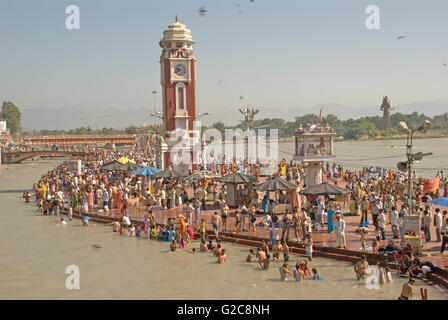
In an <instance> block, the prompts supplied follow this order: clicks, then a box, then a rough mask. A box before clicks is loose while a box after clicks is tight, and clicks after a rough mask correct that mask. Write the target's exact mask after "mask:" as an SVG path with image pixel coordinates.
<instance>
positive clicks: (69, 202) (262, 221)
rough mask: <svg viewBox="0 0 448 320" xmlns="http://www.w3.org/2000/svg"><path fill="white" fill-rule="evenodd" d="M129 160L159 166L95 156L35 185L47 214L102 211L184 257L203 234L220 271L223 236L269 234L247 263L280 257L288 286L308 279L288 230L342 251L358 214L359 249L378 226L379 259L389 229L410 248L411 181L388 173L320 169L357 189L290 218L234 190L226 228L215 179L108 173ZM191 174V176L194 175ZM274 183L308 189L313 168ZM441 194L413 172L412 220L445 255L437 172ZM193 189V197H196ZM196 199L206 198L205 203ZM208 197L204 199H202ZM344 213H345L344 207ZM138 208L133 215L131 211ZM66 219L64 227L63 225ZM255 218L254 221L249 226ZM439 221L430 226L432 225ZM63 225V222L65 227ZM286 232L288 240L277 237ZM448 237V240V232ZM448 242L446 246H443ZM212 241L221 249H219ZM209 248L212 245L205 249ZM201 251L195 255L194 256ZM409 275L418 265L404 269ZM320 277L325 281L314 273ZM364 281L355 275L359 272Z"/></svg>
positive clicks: (284, 170)
mask: <svg viewBox="0 0 448 320" xmlns="http://www.w3.org/2000/svg"><path fill="white" fill-rule="evenodd" d="M121 157H126V158H128V159H130V160H131V161H133V162H135V163H136V164H137V165H139V166H142V167H144V166H152V165H154V164H155V157H154V155H153V154H148V153H146V152H136V151H128V152H116V151H114V152H109V151H108V152H106V151H103V152H99V151H94V152H91V153H90V155H89V157H88V159H85V160H84V166H83V170H82V172H81V173H76V172H73V171H71V170H70V166H69V164H68V163H67V162H65V163H62V164H60V165H58V166H57V167H56V168H54V169H53V170H51V171H49V172H47V173H46V174H45V175H43V176H42V177H41V179H40V180H39V181H38V182H37V183H35V184H34V185H33V190H34V193H35V197H36V201H37V203H38V205H39V210H40V211H41V212H42V214H50V213H53V214H59V213H60V210H61V209H64V210H65V211H66V212H68V213H69V217H70V219H71V217H72V215H73V212H77V213H79V214H81V215H83V223H84V224H85V225H88V224H89V220H90V217H89V214H91V213H103V214H112V215H117V216H120V217H121V221H116V222H114V223H112V224H113V230H114V232H118V233H120V234H123V235H124V234H129V235H132V236H143V235H146V236H147V237H148V238H150V239H157V240H161V241H167V242H169V243H170V249H171V250H172V251H175V250H176V249H177V248H181V249H185V250H189V249H187V248H188V246H189V244H190V243H191V242H192V240H193V239H194V237H195V233H196V234H199V238H200V247H199V251H212V252H213V253H214V255H215V256H216V257H217V261H218V262H219V263H225V262H226V261H227V256H226V252H225V249H224V246H223V244H222V242H221V241H220V238H219V233H220V232H222V231H224V232H226V231H232V230H233V231H234V233H240V232H250V231H252V232H256V231H257V230H256V226H260V227H263V228H264V229H266V231H267V232H268V234H269V238H270V240H269V242H268V243H265V244H264V245H265V246H264V247H263V248H258V251H257V252H256V253H254V252H252V251H251V253H250V254H249V257H248V258H247V261H251V257H252V255H255V256H257V257H258V259H259V264H260V266H261V267H262V268H263V269H267V268H268V267H269V259H270V257H271V256H270V253H269V250H272V252H271V253H272V256H273V260H274V261H278V260H279V254H280V253H283V254H284V265H282V267H280V274H281V278H282V279H286V278H287V277H288V275H289V274H294V278H295V279H296V280H297V281H300V279H304V278H306V277H307V275H310V272H309V267H308V266H307V265H306V261H305V263H304V262H303V261H301V262H300V263H298V264H297V265H296V270H294V272H291V271H290V270H289V267H288V265H287V263H288V257H289V249H288V241H289V240H291V238H290V229H291V228H293V230H294V231H293V234H294V236H295V239H296V241H297V242H298V243H302V244H303V246H304V247H305V248H306V255H307V257H308V258H309V259H311V257H312V247H313V240H312V235H313V232H328V233H334V234H335V238H336V243H337V246H338V247H341V248H346V246H347V244H346V239H345V234H344V232H345V228H346V225H345V222H344V216H347V215H352V216H359V217H360V218H359V227H358V228H357V232H359V233H360V235H361V239H360V244H361V247H362V250H366V240H367V234H368V232H369V228H373V231H374V232H375V236H374V238H373V239H372V240H373V242H372V251H373V252H380V251H381V250H383V251H384V250H386V248H387V247H388V246H389V247H392V248H394V250H395V251H397V250H396V249H397V248H396V247H395V246H394V244H393V241H391V239H389V240H388V241H387V245H385V246H383V247H381V243H380V241H381V240H387V239H386V226H388V225H390V227H391V231H392V234H393V238H394V239H400V244H401V245H403V246H404V247H406V246H405V245H406V244H405V243H404V234H403V217H404V216H405V215H407V214H410V213H411V212H409V206H408V205H407V203H408V200H409V199H408V194H407V183H408V180H407V179H408V177H407V175H406V174H405V173H402V172H400V171H394V170H392V169H384V168H379V167H377V168H372V167H370V168H367V167H366V168H363V169H361V170H357V171H353V170H347V169H345V168H344V167H342V166H340V165H336V164H334V163H333V164H332V165H330V164H329V163H326V164H325V165H323V167H322V173H323V177H324V179H325V180H327V181H328V182H330V183H334V184H335V185H339V186H344V187H345V188H346V189H348V190H349V191H350V193H349V195H348V196H346V197H344V198H341V199H338V198H336V199H335V198H333V197H326V196H307V197H304V196H303V197H301V199H300V207H297V206H296V207H294V208H292V210H291V211H288V210H287V211H286V212H284V214H283V216H282V217H279V216H278V215H276V214H274V213H272V212H271V210H270V207H271V205H272V204H273V202H274V201H273V200H271V199H270V198H271V197H270V194H269V192H267V193H266V194H264V195H263V194H262V193H261V192H259V191H256V190H254V189H252V188H247V187H246V186H245V185H240V186H239V188H238V190H237V197H238V202H239V203H240V205H239V207H238V208H237V209H236V210H235V211H234V212H233V216H234V217H235V219H234V222H235V224H234V225H233V226H232V225H228V218H229V217H230V215H231V213H232V212H231V210H230V208H229V206H228V205H227V203H226V196H227V186H226V184H224V183H221V182H219V180H218V179H215V178H203V179H200V180H184V179H182V178H180V177H179V178H171V179H169V178H160V179H157V180H153V181H151V179H147V178H146V177H142V176H138V175H130V174H129V172H125V171H106V170H102V166H103V165H104V164H106V163H108V162H110V161H112V160H114V159H115V160H116V159H118V158H121ZM198 169H199V170H206V171H208V172H213V173H216V174H217V175H220V176H224V175H226V174H229V173H232V172H236V171H239V172H242V173H244V174H250V173H251V174H252V175H253V176H255V177H256V178H257V179H260V169H259V167H257V166H256V167H255V168H253V167H252V168H249V166H248V165H247V164H246V163H245V161H244V160H242V159H240V160H237V159H235V158H234V159H233V160H232V161H227V160H226V159H225V158H223V159H222V161H220V162H217V161H213V162H212V163H210V164H207V165H201V166H200V167H199V168H198ZM191 173H192V172H190V174H191ZM275 175H278V176H280V177H282V178H284V179H285V180H287V181H289V182H291V183H294V184H296V185H298V186H299V187H300V188H303V189H305V188H307V186H308V184H309V182H310V181H309V178H308V177H307V166H306V164H305V163H300V162H296V161H286V160H284V159H283V160H282V161H280V162H279V163H278V165H277V170H276V173H275ZM437 177H438V179H439V187H438V188H437V189H435V190H432V191H431V192H427V191H425V188H424V186H425V179H423V178H420V177H417V176H416V174H415V172H413V174H412V176H411V179H412V183H413V194H412V195H411V197H410V198H411V199H410V200H411V201H412V204H413V206H412V207H413V212H412V213H413V214H419V215H420V218H421V220H422V226H423V227H424V230H425V236H426V240H427V241H430V231H429V230H430V227H431V228H432V225H433V224H434V226H435V227H436V231H437V232H436V234H437V241H439V242H443V243H442V248H443V249H442V250H441V251H442V253H443V251H444V249H445V246H446V242H447V241H448V238H447V236H448V228H447V213H446V211H443V212H440V210H439V209H436V210H435V212H433V210H432V206H431V204H430V203H429V201H430V200H431V199H434V198H437V197H440V196H448V182H447V177H446V176H445V175H444V172H443V171H441V172H437ZM191 191H193V196H191ZM198 195H199V196H198ZM24 198H25V199H26V201H27V202H29V198H30V194H29V192H28V191H25V192H24ZM199 198H201V200H199ZM206 199H207V201H212V202H213V204H214V205H215V204H216V205H217V206H218V210H217V211H216V212H215V214H214V215H212V221H211V222H212V226H213V231H214V236H213V237H208V234H207V216H205V215H204V212H205V211H206V210H208V207H207V204H206ZM275 199H276V201H275V203H288V197H287V195H286V193H284V192H282V191H278V192H276V197H275ZM174 207H181V208H182V210H183V211H184V214H178V215H177V216H175V217H168V218H167V219H166V221H164V223H163V224H158V223H156V216H155V214H154V210H156V211H157V212H163V211H162V210H166V209H170V208H174ZM343 207H345V208H347V210H346V211H344V210H343V209H341V208H343ZM130 210H131V212H130ZM129 213H132V214H135V215H136V216H137V217H140V214H141V213H143V215H144V226H142V225H141V224H135V223H132V222H131V220H130V219H129ZM62 220H63V219H62ZM246 220H248V223H247V222H246ZM432 222H433V223H432ZM64 223H65V222H64ZM278 229H282V230H281V236H280V234H279V233H278V232H276V231H277V230H278ZM445 230H446V231H447V232H446V233H445V232H444V231H445ZM442 235H443V239H442ZM212 239H214V241H215V243H213V241H212ZM207 241H208V243H207ZM190 252H191V253H194V252H196V249H193V250H191V251H190ZM409 269H412V266H411V267H409V268H407V270H409ZM314 271H315V272H314V276H313V278H315V279H320V278H321V276H320V275H319V274H318V273H317V270H314ZM357 275H358V273H357Z"/></svg>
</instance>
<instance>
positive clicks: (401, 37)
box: [397, 36, 406, 40]
mask: <svg viewBox="0 0 448 320" xmlns="http://www.w3.org/2000/svg"><path fill="white" fill-rule="evenodd" d="M404 38H406V36H399V37H397V39H398V40H400V39H404Z"/></svg>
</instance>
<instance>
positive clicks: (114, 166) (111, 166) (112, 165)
mask: <svg viewBox="0 0 448 320" xmlns="http://www.w3.org/2000/svg"><path fill="white" fill-rule="evenodd" d="M122 166H123V165H122V164H121V163H120V162H118V161H117V160H114V161H111V162H108V163H106V164H103V166H102V167H101V169H103V170H110V171H116V170H121V168H122Z"/></svg>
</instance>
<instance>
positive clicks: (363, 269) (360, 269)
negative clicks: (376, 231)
mask: <svg viewBox="0 0 448 320" xmlns="http://www.w3.org/2000/svg"><path fill="white" fill-rule="evenodd" d="M368 268H369V263H368V262H367V258H366V256H365V255H363V256H362V257H361V260H360V261H358V262H357V263H356V264H355V267H354V270H355V273H356V277H357V278H358V280H361V278H362V277H363V276H365V275H367V269H368Z"/></svg>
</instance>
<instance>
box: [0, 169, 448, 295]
mask: <svg viewBox="0 0 448 320" xmlns="http://www.w3.org/2000/svg"><path fill="white" fill-rule="evenodd" d="M56 165H57V161H41V162H35V163H26V164H18V165H3V166H0V208H1V210H0V219H1V223H0V299H396V298H397V297H398V295H399V293H400V289H401V286H402V284H403V283H404V281H406V280H405V279H403V278H397V277H395V276H394V277H395V278H394V282H393V283H389V284H385V285H383V286H381V288H380V289H378V290H376V289H367V288H366V286H365V283H364V282H363V281H356V280H355V275H354V272H353V266H352V265H351V264H349V263H344V262H337V261H333V260H327V259H315V260H313V262H312V263H311V266H312V267H315V268H317V269H318V270H319V272H320V273H321V275H322V276H323V277H324V280H323V281H313V280H306V281H305V282H301V283H296V282H294V281H289V282H281V281H280V280H279V271H278V268H279V267H280V263H271V268H270V269H269V270H268V271H262V270H260V268H259V267H258V266H257V264H256V263H246V262H244V260H245V257H246V256H247V253H248V248H247V247H243V246H236V245H230V244H225V247H226V249H227V251H228V263H227V264H225V265H218V264H217V263H216V258H215V257H213V256H212V254H211V253H196V254H190V253H187V252H184V251H182V250H178V251H176V252H170V251H169V248H168V244H167V243H166V242H159V241H155V240H148V239H143V238H134V237H123V236H120V235H117V234H116V233H113V232H112V230H111V227H107V226H103V225H99V224H94V225H92V226H90V227H88V228H85V227H82V226H81V222H80V221H79V220H73V221H71V222H69V223H68V224H67V225H66V226H58V220H59V219H58V218H57V217H55V216H41V215H39V214H37V210H36V209H37V207H36V206H35V204H34V201H32V203H30V204H25V203H24V201H23V199H22V192H23V190H24V189H25V188H30V187H31V186H32V184H33V182H35V181H37V180H38V179H39V177H40V176H41V175H42V174H44V173H45V172H47V171H48V170H49V169H51V168H53V167H55V166H56ZM93 245H102V246H103V248H101V249H98V248H95V247H93ZM194 247H198V243H195V244H194ZM295 260H296V259H295V256H291V258H290V264H291V265H294V264H295ZM69 265H76V266H78V267H79V270H80V289H79V290H76V289H75V290H68V289H67V288H66V285H65V283H66V279H67V277H68V276H69V274H66V273H65V271H66V268H67V266H69ZM415 287H416V290H419V288H420V287H425V288H428V297H429V298H430V299H444V297H443V296H442V295H441V294H440V292H439V291H438V290H437V289H436V288H433V287H431V286H428V285H426V284H425V283H424V282H421V281H418V282H417V283H416V286H415ZM416 292H418V291H416ZM414 299H420V298H419V296H416V297H415V298H414Z"/></svg>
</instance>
